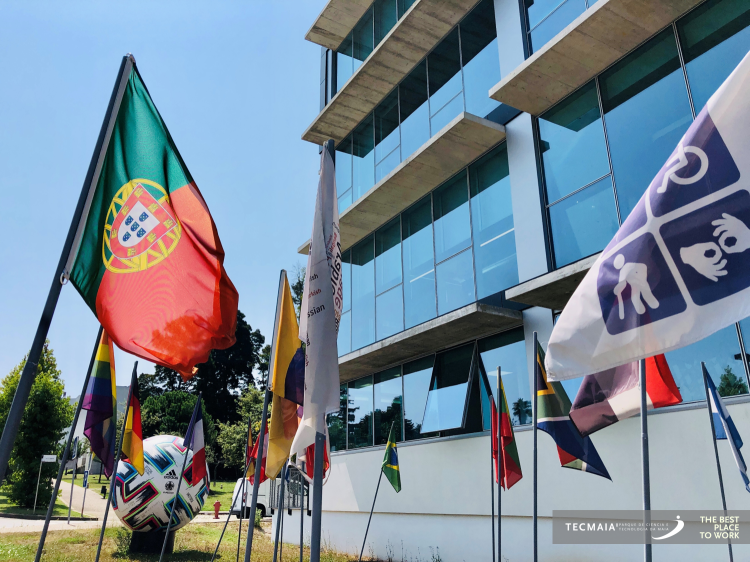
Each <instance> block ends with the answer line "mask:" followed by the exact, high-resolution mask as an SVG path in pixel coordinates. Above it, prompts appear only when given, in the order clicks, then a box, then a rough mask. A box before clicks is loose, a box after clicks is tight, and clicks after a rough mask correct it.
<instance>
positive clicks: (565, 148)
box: [539, 81, 609, 203]
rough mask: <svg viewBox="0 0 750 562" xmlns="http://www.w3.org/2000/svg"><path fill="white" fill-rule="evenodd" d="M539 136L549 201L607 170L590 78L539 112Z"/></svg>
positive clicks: (594, 86)
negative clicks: (541, 113)
mask: <svg viewBox="0 0 750 562" xmlns="http://www.w3.org/2000/svg"><path fill="white" fill-rule="evenodd" d="M539 136H540V137H541V151H542V159H543V162H544V179H545V183H546V185H547V201H548V202H549V203H553V202H555V201H557V200H558V199H560V198H561V197H564V196H566V195H568V194H569V193H572V192H574V191H575V190H576V189H580V188H582V187H583V186H584V185H588V184H590V183H591V182H593V181H594V180H596V179H598V178H601V177H602V176H604V175H605V174H608V173H609V162H608V160H607V147H606V145H605V143H604V129H603V128H602V120H601V114H600V112H599V101H598V99H597V95H596V83H595V82H594V81H591V82H589V83H588V84H586V85H585V86H584V87H583V88H581V89H580V90H578V91H577V92H575V93H573V94H571V95H570V96H568V97H567V98H565V99H564V100H563V101H561V102H560V103H559V104H557V105H556V106H555V107H553V108H552V109H551V110H550V111H548V112H547V113H545V114H544V115H542V116H541V117H540V118H539Z"/></svg>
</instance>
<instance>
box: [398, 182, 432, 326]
mask: <svg viewBox="0 0 750 562" xmlns="http://www.w3.org/2000/svg"><path fill="white" fill-rule="evenodd" d="M402 229H403V239H404V242H403V246H404V320H405V327H406V328H411V327H412V326H416V325H417V324H421V323H422V322H425V321H427V320H430V319H431V318H435V310H436V309H435V262H434V253H433V245H432V212H431V209H430V196H429V195H428V196H427V197H425V198H424V199H422V200H421V201H420V202H419V203H417V204H416V205H414V206H413V207H412V208H411V209H409V210H407V211H405V212H404V213H403V215H402Z"/></svg>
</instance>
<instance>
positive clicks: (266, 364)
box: [255, 345, 271, 390]
mask: <svg viewBox="0 0 750 562" xmlns="http://www.w3.org/2000/svg"><path fill="white" fill-rule="evenodd" d="M270 368H271V346H270V345H265V346H264V347H263V350H262V351H261V352H260V363H258V371H259V373H260V376H259V377H256V379H255V388H257V389H258V390H266V381H267V380H268V369H270Z"/></svg>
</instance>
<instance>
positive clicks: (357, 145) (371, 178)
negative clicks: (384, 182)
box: [352, 113, 375, 201]
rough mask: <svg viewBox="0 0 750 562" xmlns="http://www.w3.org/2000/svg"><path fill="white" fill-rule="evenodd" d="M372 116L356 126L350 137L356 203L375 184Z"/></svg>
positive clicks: (353, 197)
mask: <svg viewBox="0 0 750 562" xmlns="http://www.w3.org/2000/svg"><path fill="white" fill-rule="evenodd" d="M373 125H374V119H373V114H372V113H371V114H370V115H368V116H367V117H366V118H365V120H364V121H362V123H360V124H359V125H357V128H356V129H354V134H353V135H352V145H353V147H352V149H353V156H354V157H353V165H352V171H353V186H352V188H353V196H352V199H353V200H354V201H356V200H357V199H359V198H360V197H362V196H363V195H364V194H365V193H366V192H367V190H368V189H370V188H371V187H372V186H373V184H374V183H375V150H374V149H375V134H374V130H373V129H374V126H373Z"/></svg>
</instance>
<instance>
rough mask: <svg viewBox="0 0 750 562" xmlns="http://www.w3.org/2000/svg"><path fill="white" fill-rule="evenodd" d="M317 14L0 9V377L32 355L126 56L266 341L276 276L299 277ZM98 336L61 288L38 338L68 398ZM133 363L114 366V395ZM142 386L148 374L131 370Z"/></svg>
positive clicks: (79, 5) (168, 5)
mask: <svg viewBox="0 0 750 562" xmlns="http://www.w3.org/2000/svg"><path fill="white" fill-rule="evenodd" d="M324 5H325V0H305V1H303V2H302V1H299V0H274V1H273V2H266V1H263V2H261V1H258V0H245V1H244V2H240V1H237V2H234V1H229V0H223V1H222V2H202V3H198V2H192V1H181V2H175V1H168V0H167V1H165V0H160V1H159V2H134V1H128V2H118V3H110V2H106V3H105V2H84V1H71V2H64V3H63V2H43V1H35V2H21V1H16V0H12V1H4V2H2V3H0V53H2V56H0V209H1V211H0V215H1V216H2V218H1V219H0V377H3V376H5V375H6V374H7V373H8V372H10V370H11V369H12V368H13V367H14V366H15V365H17V364H18V363H19V362H20V361H21V360H22V359H23V357H24V355H25V354H26V353H28V350H29V348H30V347H31V342H32V340H33V338H34V333H35V331H36V328H37V325H38V323H39V319H40V316H41V312H42V309H43V307H44V302H45V300H46V298H47V293H48V291H49V288H50V283H51V282H52V278H53V276H54V273H55V267H56V266H57V262H58V260H59V257H60V252H61V250H62V245H63V242H64V240H65V236H66V235H67V232H68V228H69V226H70V221H71V216H72V213H73V210H74V208H75V205H76V202H77V200H78V197H79V194H80V190H81V186H82V184H83V180H84V177H85V175H86V171H87V169H88V165H89V161H90V160H91V155H92V152H93V150H94V145H95V143H96V139H97V136H98V133H99V128H100V127H101V123H102V119H103V118H104V113H105V110H106V107H107V103H108V102H109V96H110V93H111V91H112V86H113V84H114V81H115V78H116V75H117V71H118V69H119V66H120V61H121V59H122V56H123V55H124V54H126V53H128V52H131V53H133V55H134V56H135V59H136V63H137V64H138V68H139V70H140V72H141V76H142V77H143V80H144V82H145V83H146V85H147V87H148V89H149V92H150V93H151V96H152V98H153V100H154V103H155V104H156V107H157V108H158V109H159V111H160V113H161V115H162V117H163V118H164V121H165V122H166V124H167V127H168V128H169V130H170V133H171V134H172V137H173V139H174V141H175V143H176V145H177V148H178V149H179V151H180V153H181V155H182V157H183V159H184V161H185V163H186V164H187V166H188V168H189V169H190V172H191V174H192V176H193V178H194V179H195V181H196V182H197V184H198V186H199V187H200V189H201V192H202V193H203V196H204V198H205V200H206V202H207V204H208V206H209V209H210V210H211V213H212V215H213V217H214V221H215V222H216V226H217V228H218V231H219V235H220V237H221V241H222V243H223V245H224V250H225V252H226V260H225V263H224V265H225V268H226V270H227V273H228V274H229V277H230V278H231V279H232V281H233V283H234V284H235V286H236V287H237V290H238V291H239V295H240V302H239V308H240V310H242V312H244V313H245V316H246V320H247V321H248V322H249V324H250V325H251V326H252V328H253V329H256V328H258V329H260V330H261V332H262V333H263V334H264V335H265V336H266V341H267V343H270V335H271V331H272V329H273V315H274V311H275V300H276V293H277V289H278V280H279V271H280V270H281V269H282V268H283V269H287V270H290V271H291V270H293V269H294V267H295V266H297V265H300V266H302V265H304V264H305V261H306V260H305V258H304V257H303V256H300V255H298V254H297V253H296V249H297V247H298V246H299V245H301V244H302V243H303V242H304V241H305V240H307V239H308V238H309V236H310V230H311V228H312V213H313V207H314V204H315V192H316V188H317V180H318V168H319V163H320V159H319V155H318V149H317V147H316V146H314V145H312V144H310V143H307V142H305V141H302V140H301V139H300V137H301V135H302V132H303V131H304V130H305V129H306V127H307V126H308V125H309V124H310V123H311V122H312V120H313V119H314V117H315V116H316V115H317V113H318V109H319V94H318V92H319V86H318V84H319V77H320V67H319V60H320V47H319V46H317V45H315V44H313V43H310V42H308V41H305V39H304V35H305V33H306V32H307V30H308V28H309V27H310V25H312V23H313V21H314V20H315V17H316V16H317V15H318V13H320V11H321V10H322V8H323V6H324ZM97 330H98V323H97V321H96V318H95V316H94V314H93V313H92V312H91V310H90V309H89V308H88V307H87V306H86V304H85V303H84V302H83V299H82V298H81V297H80V295H79V294H78V293H77V292H76V290H75V289H74V288H73V287H72V286H71V285H70V284H68V285H66V286H65V287H63V289H62V294H61V296H60V300H59V302H58V305H57V309H56V312H55V316H54V319H53V321H52V326H51V328H50V331H49V340H50V343H51V347H52V349H53V350H54V353H55V357H56V358H57V362H58V366H59V368H60V369H61V371H62V376H63V379H64V381H65V385H66V392H67V393H68V395H70V396H73V397H75V396H78V395H79V394H80V393H81V386H82V384H83V380H84V377H85V375H86V369H87V368H88V363H89V360H90V358H91V353H92V350H93V347H94V344H95V339H96V334H97ZM135 359H136V358H135V357H133V356H131V355H128V354H126V353H124V352H121V351H119V350H118V351H117V352H116V366H117V384H118V385H127V384H129V381H130V373H131V371H132V365H133V361H134V360H135ZM138 372H139V373H143V372H153V365H152V364H150V363H147V362H144V361H142V360H141V361H140V362H139V368H138Z"/></svg>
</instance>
